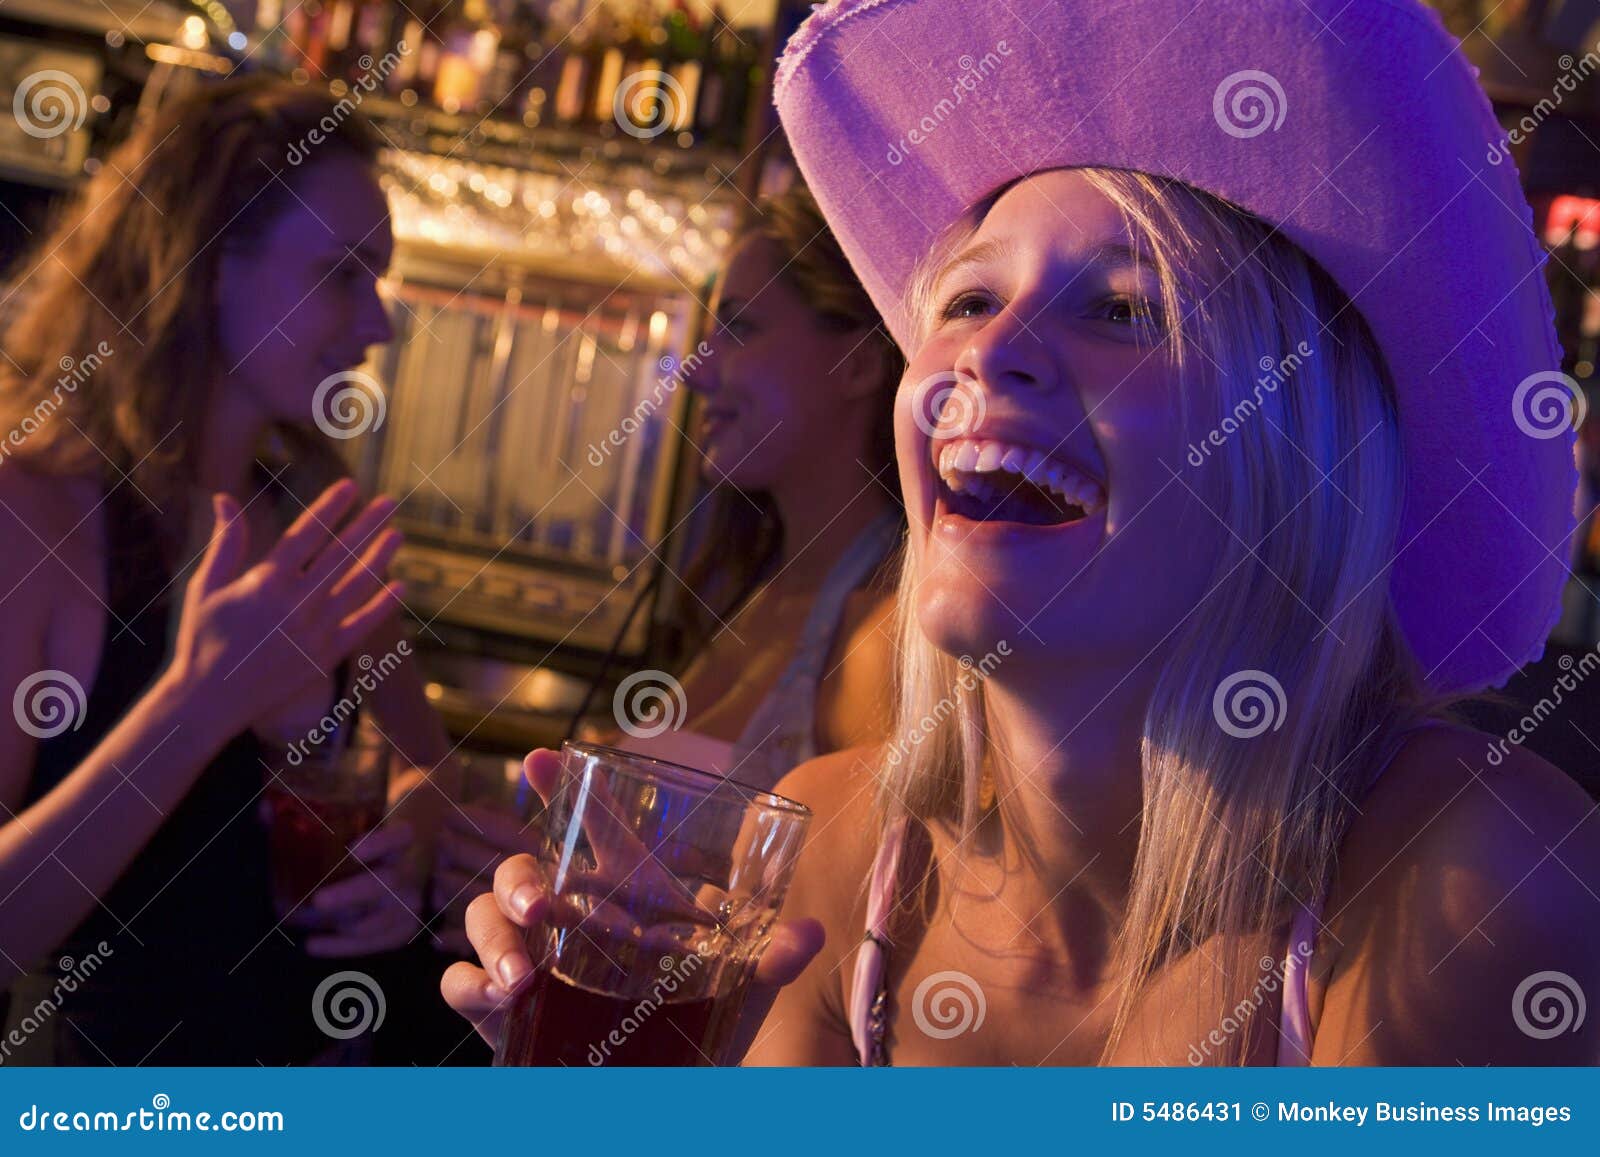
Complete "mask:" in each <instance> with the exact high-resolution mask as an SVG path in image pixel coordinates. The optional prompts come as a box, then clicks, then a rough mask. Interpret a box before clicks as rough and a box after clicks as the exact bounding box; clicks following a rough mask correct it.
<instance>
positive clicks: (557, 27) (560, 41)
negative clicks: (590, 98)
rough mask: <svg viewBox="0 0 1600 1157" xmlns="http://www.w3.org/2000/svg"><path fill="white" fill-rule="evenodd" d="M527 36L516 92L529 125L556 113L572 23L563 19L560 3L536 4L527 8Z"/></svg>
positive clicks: (517, 106) (547, 119) (518, 106)
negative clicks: (541, 8) (543, 6)
mask: <svg viewBox="0 0 1600 1157" xmlns="http://www.w3.org/2000/svg"><path fill="white" fill-rule="evenodd" d="M523 19H524V20H526V21H527V38H526V40H525V42H524V44H523V47H522V56H523V61H522V70H523V76H522V78H521V80H520V81H519V82H518V87H517V90H516V93H515V97H514V99H515V103H516V111H517V113H518V114H519V115H521V117H522V119H523V123H524V124H527V125H528V126H529V127H533V126H535V125H540V124H544V123H546V122H547V121H549V120H550V119H551V118H552V117H553V116H554V115H555V97H556V89H557V88H558V86H559V85H560V83H561V68H562V63H563V62H564V61H565V60H566V58H567V50H568V48H569V43H568V40H567V32H568V30H569V29H570V25H563V24H562V23H561V12H560V11H559V6H557V5H551V6H550V8H549V9H547V10H544V11H541V10H540V8H539V6H538V5H537V4H530V5H528V6H527V7H526V8H525V9H524V15H523Z"/></svg>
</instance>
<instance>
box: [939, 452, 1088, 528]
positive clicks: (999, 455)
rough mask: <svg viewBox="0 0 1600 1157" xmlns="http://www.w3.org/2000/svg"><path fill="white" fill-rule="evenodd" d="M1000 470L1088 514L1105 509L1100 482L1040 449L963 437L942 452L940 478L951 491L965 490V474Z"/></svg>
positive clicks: (989, 472) (940, 456) (988, 472)
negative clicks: (1024, 479) (1022, 479)
mask: <svg viewBox="0 0 1600 1157" xmlns="http://www.w3.org/2000/svg"><path fill="white" fill-rule="evenodd" d="M997 471H1005V472H1006V473H1009V474H1017V475H1020V476H1021V477H1023V478H1026V479H1027V480H1028V481H1029V482H1032V483H1033V484H1034V485H1035V486H1040V487H1043V488H1045V489H1048V490H1051V491H1054V492H1055V493H1056V494H1057V495H1059V496H1060V497H1061V499H1062V500H1063V501H1064V502H1067V503H1070V504H1071V505H1073V506H1078V507H1081V508H1082V509H1083V512H1084V513H1085V514H1097V513H1098V512H1099V511H1101V510H1102V509H1104V507H1105V503H1106V497H1105V491H1103V490H1102V489H1101V488H1100V484H1099V483H1097V482H1096V481H1095V480H1094V479H1092V478H1090V477H1089V476H1088V475H1086V474H1084V473H1082V472H1081V471H1078V470H1074V469H1073V468H1072V467H1071V466H1067V465H1065V464H1064V463H1061V462H1057V461H1055V460H1054V459H1052V458H1051V457H1050V456H1049V455H1048V454H1046V453H1044V452H1043V451H1041V450H1030V449H1029V448H1028V447H1026V446H1017V445H1014V444H1012V443H1009V442H989V441H985V442H977V441H973V440H971V439H965V438H964V439H961V440H959V441H953V442H948V443H946V444H945V445H944V446H943V447H941V449H940V451H939V477H940V478H942V479H944V481H945V484H946V485H948V486H949V487H950V488H951V489H952V490H961V489H963V488H964V486H963V484H964V481H965V480H964V479H963V478H962V477H961V476H962V475H964V474H965V475H972V474H993V473H996V472H997Z"/></svg>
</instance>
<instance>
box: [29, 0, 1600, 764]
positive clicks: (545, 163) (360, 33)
mask: <svg viewBox="0 0 1600 1157" xmlns="http://www.w3.org/2000/svg"><path fill="white" fill-rule="evenodd" d="M1435 6H1436V7H1437V8H1439V9H1440V10H1441V13H1442V14H1443V16H1444V18H1445V20H1446V23H1447V24H1448V25H1449V27H1450V28H1451V30H1452V31H1453V32H1455V33H1456V34H1457V35H1458V36H1461V37H1463V38H1464V39H1465V41H1466V46H1467V51H1468V54H1469V56H1470V57H1471V58H1472V60H1473V61H1474V63H1476V64H1477V66H1478V67H1479V69H1480V70H1481V79H1482V80H1483V82H1484V84H1485V87H1486V88H1487V89H1488V91H1489V93H1490V95H1491V97H1492V99H1493V100H1494V102H1495V106H1496V111H1497V114H1498V115H1499V117H1500V120H1501V123H1502V125H1503V126H1504V127H1505V128H1506V129H1507V131H1508V133H1509V134H1510V142H1511V143H1510V144H1509V146H1508V147H1509V149H1510V151H1511V153H1512V155H1513V156H1514V158H1515V159H1516V161H1517V163H1518V165H1519V167H1520V168H1521V171H1522V172H1523V174H1524V178H1525V181H1526V185H1527V189H1528V193H1529V198H1530V200H1531V201H1532V203H1533V206H1534V210H1535V223H1536V225H1537V226H1538V227H1539V228H1541V229H1542V230H1543V233H1544V236H1545V239H1546V242H1547V244H1548V245H1549V246H1550V247H1551V249H1552V252H1553V254H1554V259H1553V260H1552V261H1551V263H1550V267H1549V273H1550V280H1551V286H1552V290H1553V294H1554V297H1555V302H1556V309H1557V322H1558V326H1559V329H1560V333H1561V337H1562V340H1563V343H1564V346H1565V349H1566V352H1567V357H1566V363H1565V365H1564V367H1563V368H1564V369H1565V370H1566V371H1567V372H1569V373H1570V374H1572V375H1573V376H1574V377H1575V378H1576V379H1577V380H1579V381H1580V382H1582V383H1584V385H1585V388H1586V390H1588V391H1589V393H1590V396H1591V400H1593V393H1594V391H1595V388H1596V380H1597V379H1596V374H1597V370H1596V367H1597V364H1600V295H1597V291H1596V287H1597V286H1600V87H1597V85H1596V84H1595V83H1594V82H1593V81H1592V80H1591V79H1590V77H1589V74H1590V72H1592V71H1595V68H1600V50H1597V49H1596V44H1597V42H1600V0H1498V2H1496V0H1438V2H1437V3H1436V5H1435ZM808 11H809V5H806V4H803V3H796V2H794V0H718V2H717V3H715V4H712V3H708V2H707V0H403V2H402V0H191V2H187V3H178V2H174V0H154V2H148V3H147V2H145V0H94V2H92V3H91V2H85V0H0V95H4V96H6V97H7V98H9V97H10V96H11V95H12V93H13V92H14V89H15V86H16V85H17V83H18V82H19V81H20V80H21V78H23V77H25V76H28V75H30V74H33V73H36V72H38V71H39V70H40V69H44V68H52V69H59V70H61V71H64V72H67V73H68V74H70V75H71V76H73V77H74V78H76V79H77V81H78V82H79V84H80V85H81V86H82V88H83V89H84V91H85V93H86V94H87V97H88V105H89V109H88V115H87V116H86V117H85V119H84V123H83V124H82V126H81V127H80V128H79V129H77V130H76V131H74V132H71V133H66V134H63V135H59V136H52V137H50V138H48V139H39V138H36V137H33V136H29V135H26V134H24V133H22V132H21V131H20V130H19V129H18V128H17V127H16V125H15V124H13V123H12V122H11V121H9V120H8V121H6V122H5V123H3V124H0V186H3V189H0V191H3V194H4V204H5V205H6V206H7V207H8V212H7V213H6V214H5V215H4V216H0V246H3V253H4V256H5V258H6V259H7V261H8V262H9V261H10V260H12V259H14V258H15V257H16V255H17V254H18V252H19V251H20V249H21V247H22V246H23V245H24V244H25V243H26V241H27V239H28V236H29V235H30V234H31V233H32V232H35V231H37V229H38V228H39V226H40V224H41V223H42V222H43V220H44V218H45V215H46V213H47V212H48V208H49V206H50V203H51V202H52V200H53V199H54V198H55V197H56V196H58V195H59V193H60V192H61V191H62V190H64V189H67V188H69V187H70V186H72V185H73V184H74V182H76V181H77V180H78V179H80V177H81V176H82V175H83V174H85V173H86V172H91V171H93V170H94V167H95V166H96V165H97V163H98V161H97V158H99V157H101V156H103V155H104V153H105V152H106V150H107V149H108V147H109V146H110V145H112V144H114V143H115V142H116V141H118V140H120V139H121V138H122V137H123V136H124V135H125V134H126V132H127V131H128V129H129V127H130V126H131V125H132V124H133V123H134V121H135V120H136V119H137V118H138V117H140V116H141V115H143V114H145V113H147V112H148V111H149V110H151V109H152V108H154V107H156V106H158V105H159V104H160V103H161V102H162V101H163V100H166V99H169V98H170V97H171V96H172V95H173V94H174V93H176V92H180V91H183V90H185V89H186V88H187V87H188V86H191V85H193V84H195V83H198V78H199V77H200V76H201V75H202V74H205V73H208V72H209V73H226V72H228V71H231V70H232V69H234V68H235V67H237V66H238V65H239V63H240V62H244V61H248V62H249V63H250V64H251V65H252V66H254V67H263V68H267V69H271V70H274V71H277V72H281V73H283V74H286V75H290V76H292V77H294V78H295V79H296V80H298V81H300V82H301V83H305V84H317V85H326V86H331V88H332V89H333V91H334V93H335V95H343V94H345V93H351V94H356V93H358V92H359V93H360V94H361V99H360V101H359V106H360V109H361V111H362V112H363V113H364V114H366V115H367V116H369V117H370V118H372V119H373V120H374V121H375V122H376V123H377V125H378V127H379V128H380V129H381V131H382V132H383V134H384V135H385V137H386V138H387V139H388V140H389V141H390V142H391V146H392V147H390V148H389V149H388V150H387V151H386V154H385V156H384V159H383V168H384V171H385V179H386V185H387V188H388V190H389V194H390V200H391V205H392V209H393V215H394V225H395V232H396V238H397V242H398V247H397V252H396V257H395V261H394V264H393V266H392V268H391V270H390V277H389V283H390V293H391V295H392V298H393V301H394V310H393V313H394V318H395V322H396V328H397V333H398V337H397V340H396V341H395V342H394V343H393V345H392V346H391V347H389V348H388V349H387V350H386V351H384V353H383V354H382V356H381V357H380V358H378V359H377V362H376V364H374V365H372V366H370V367H369V368H370V370H371V371H372V373H373V374H374V376H376V377H377V378H378V379H379V380H380V381H381V382H382V383H383V384H384V387H385V389H386V391H387V397H388V403H387V405H388V409H387V420H386V421H385V422H384V423H383V424H382V425H381V427H379V428H378V429H377V430H376V431H375V432H374V433H373V434H372V435H370V436H367V437H364V438H361V439H357V440H355V441H353V442H351V443H350V444H349V445H350V447H351V452H352V454H353V456H354V463H355V466H356V468H357V470H358V472H359V474H360V476H361V477H362V479H363V480H364V481H365V482H366V483H367V485H368V486H369V487H372V488H376V489H382V490H386V491H389V492H391V493H394V494H395V495H397V496H403V499H404V504H403V507H402V513H401V523H402V526H403V528H404V529H405V531H406V533H407V536H408V546H407V548H406V551H405V553H404V555H403V556H402V558H401V560H400V562H399V563H398V564H397V570H398V572H399V573H400V575H401V576H403V577H404V578H406V579H407V580H408V582H409V584H410V586H411V589H412V603H413V609H414V611H415V612H416V613H417V614H418V616H419V618H420V620H421V630H420V638H421V643H422V646H423V648H424V661H425V665H426V668H427V670H428V672H429V674H430V676H431V678H432V680H433V682H432V683H431V685H430V695H431V696H432V697H433V699H434V701H435V703H436V705H437V706H438V707H439V708H440V709H441V711H442V712H443V713H444V715H445V717H446V720H447V722H448V723H449V725H450V727H451V728H452V730H453V731H454V732H455V733H456V734H457V736H464V735H470V737H471V745H472V746H475V747H480V748H487V749H491V750H504V751H508V752H510V751H515V752H518V753H520V752H521V751H522V750H524V749H526V748H527V747H528V746H531V745H534V744H539V743H548V742H551V741H552V740H555V739H558V738H560V736H561V735H562V734H563V733H564V731H565V730H566V727H567V724H568V722H569V720H570V717H571V714H572V712H573V711H574V710H576V708H577V707H578V705H579V704H580V702H581V701H582V699H583V696H584V692H585V690H586V688H587V686H588V683H589V682H590V681H591V680H592V679H594V678H596V677H597V675H598V674H599V672H600V668H601V664H602V659H603V657H604V656H605V655H606V653H607V651H608V650H609V649H611V648H612V647H613V645H615V646H616V648H617V656H618V661H617V663H616V664H614V665H613V668H612V670H611V677H612V678H613V679H614V678H617V677H618V676H619V674H620V673H622V672H624V671H626V670H627V669H630V668H637V667H639V666H643V665H648V664H649V661H650V656H651V653H652V646H653V644H654V640H655V639H656V638H657V637H658V628H659V627H660V626H661V624H662V623H663V622H664V621H665V620H666V618H667V617H668V616H671V614H672V607H671V606H670V605H668V603H667V601H666V600H663V599H662V597H661V596H660V593H659V591H660V589H661V587H658V586H657V585H656V584H655V583H654V582H653V575H654V574H655V573H656V572H657V571H658V570H659V568H661V567H663V566H675V565H676V564H677V562H678V561H679V560H680V559H682V558H683V557H684V556H685V554H686V553H687V551H688V549H689V547H690V545H691V544H692V541H693V535H694V532H695V522H694V520H693V519H692V518H688V519H686V518H685V515H686V513H687V512H689V511H690V510H691V509H692V507H693V504H694V502H693V500H694V491H695V487H696V485H697V484H696V482H695V470H694V466H693V462H692V461H690V459H691V458H692V456H693V452H692V450H689V449H688V448H687V446H686V445H685V441H684V437H683V433H682V431H683V430H684V429H686V428H687V418H688V413H687V411H688V409H689V407H690V406H691V404H692V403H691V399H690V397H689V394H688V391H686V390H678V389H675V388H674V389H673V390H672V391H671V393H670V396H669V397H668V398H667V400H666V401H665V403H664V404H662V405H660V406H659V408H657V407H654V406H649V405H645V403H647V400H648V399H649V398H650V397H651V396H652V395H656V396H659V394H660V389H659V382H660V381H661V379H663V378H664V377H666V376H667V375H668V374H669V373H670V370H671V367H674V366H676V365H678V364H680V363H681V362H682V360H683V359H684V358H685V357H686V356H687V355H688V354H689V353H690V351H692V350H693V349H694V347H695V343H696V341H697V340H698V338H699V337H700V335H701V334H702V333H703V332H704V330H703V327H704V326H705V324H706V318H705V316H704V311H703V306H702V303H703V302H704V300H705V299H706V297H707V290H708V288H709V283H710V280H711V278H712V276H713V274H714V273H715V270H716V268H717V265H718V263H719V261H720V260H721V257H722V255H723V251H724V249H725V248H726V246H727V244H728V241H729V237H730V230H731V229H732V227H733V225H734V222H735V219H736V215H737V212H738V210H739V208H740V205H741V203H742V202H743V201H745V200H746V199H753V198H754V197H756V196H758V195H759V194H760V193H762V192H765V191H769V190H774V189H779V188H782V187H783V186H784V185H786V184H787V183H788V181H789V180H790V179H791V176H792V172H793V167H792V162H790V161H789V159H788V157H787V153H786V150H785V147H784V144H783V141H782V135H781V133H780V132H778V130H777V125H776V120H775V117H774V116H773V114H772V110H771V102H770V90H769V83H770V78H771V71H772V62H773V58H774V56H775V54H776V51H777V49H778V47H779V46H780V45H781V44H782V43H783V41H784V40H785V39H786V38H787V36H788V34H789V33H790V32H791V31H792V30H793V28H794V27H795V26H796V25H797V24H798V23H799V21H800V20H801V19H802V18H803V17H804V16H805V15H806V14H807V12H808ZM402 46H403V47H402ZM1590 66H1595V67H1590ZM641 72H650V73H654V74H656V75H659V76H664V77H666V78H670V79H669V80H662V81H660V82H658V83H657V85H656V88H654V89H652V90H651V91H644V92H639V91H632V92H627V91H619V88H620V87H621V86H622V84H623V81H624V79H625V78H631V77H634V76H635V75H636V74H638V73H641ZM1574 78H1575V79H1576V81H1577V83H1571V81H1572V80H1573V79H1574ZM669 89H670V90H671V91H669ZM624 101H626V102H629V103H628V107H630V108H632V107H635V105H634V103H633V102H641V103H642V105H643V106H650V105H651V103H652V102H653V101H655V102H657V104H656V106H655V107H656V112H657V116H656V119H655V121H653V122H652V123H651V124H650V126H649V127H648V128H646V129H639V128H638V127H637V126H633V127H629V125H628V122H626V120H625V118H619V117H618V116H617V115H616V109H617V107H618V105H619V103H620V102H624ZM630 416H638V419H639V422H640V432H639V433H638V434H637V435H636V436H632V437H629V438H628V439H626V441H625V442H624V443H623V444H622V445H621V446H618V447H616V448H615V449H614V450H607V449H606V447H605V444H604V439H605V438H606V435H607V433H608V432H609V431H612V430H616V429H618V428H619V427H621V426H622V424H623V422H624V420H625V419H627V418H629V417H630ZM1595 427H1596V423H1595V422H1594V421H1593V420H1591V421H1590V422H1589V423H1588V425H1587V428H1586V429H1585V430H1584V438H1585V440H1586V441H1587V442H1588V443H1589V444H1590V446H1591V454H1590V461H1594V460H1595V459H1596V457H1597V455H1596V454H1595V453H1594V450H1595V449H1596V448H1595V446H1594V443H1595V441H1596V435H1595ZM596 447H600V448H601V449H602V451H604V452H599V453H591V451H592V450H593V449H594V448H596ZM1589 487H1590V489H1591V490H1592V488H1593V480H1592V479H1591V480H1590V482H1589ZM1587 498H1588V502H1589V503H1590V504H1592V503H1593V501H1594V499H1595V496H1594V495H1593V494H1592V493H1590V494H1589V495H1587ZM680 523H681V525H680ZM1583 533H1584V536H1585V546H1584V549H1583V550H1582V551H1581V553H1580V562H1579V567H1578V571H1577V573H1576V574H1575V576H1574V582H1573V585H1572V587H1571V598H1570V599H1569V603H1568V608H1567V612H1568V613H1567V615H1566V616H1565V619H1564V620H1563V622H1562V624H1561V627H1560V629H1559V632H1558V634H1557V636H1556V639H1555V640H1554V643H1555V647H1553V648H1552V652H1551V656H1550V659H1551V661H1554V656H1555V655H1556V654H1557V653H1558V648H1575V647H1581V646H1593V645H1594V644H1595V642H1596V641H1597V640H1600V613H1597V607H1596V603H1595V599H1594V597H1593V595H1592V593H1591V592H1592V591H1594V590H1595V589H1596V571H1597V563H1596V560H1597V557H1600V528H1597V526H1596V525H1595V524H1594V522H1593V521H1592V520H1591V522H1590V523H1589V524H1588V525H1586V526H1585V528H1584V532H1583ZM639 598H643V599H645V602H644V603H643V604H642V605H643V610H642V612H641V613H640V614H639V615H638V616H637V618H636V620H635V621H634V623H633V624H632V626H631V628H629V629H626V630H624V629H623V621H624V618H625V617H626V615H627V612H628V610H629V609H630V607H631V605H632V604H633V603H634V602H635V600H636V599H639ZM1529 677H1531V676H1529V675H1526V674H1525V676H1524V678H1529ZM1547 682H1548V680H1544V681H1543V683H1547ZM1543 683H1541V685H1543ZM1509 690H1510V691H1511V692H1512V693H1513V696H1514V695H1515V690H1516V685H1515V684H1513V687H1512V688H1510V689H1509ZM1488 729H1489V730H1497V729H1499V728H1495V727H1493V726H1492V725H1490V726H1488ZM1552 730H1553V729H1552ZM1547 741H1548V742H1557V739H1556V737H1555V736H1554V735H1552V736H1550V737H1547ZM1568 741H1569V742H1577V741H1576V739H1573V738H1572V737H1568ZM1534 746H1538V745H1537V744H1535V745H1534ZM1544 754H1546V755H1547V756H1548V757H1549V758H1551V759H1552V760H1554V761H1555V762H1556V763H1557V764H1558V765H1560V766H1563V767H1567V768H1569V769H1571V768H1582V767H1590V766H1594V764H1595V762H1596V761H1595V758H1594V753H1593V752H1591V751H1589V750H1588V749H1587V747H1583V748H1581V749H1580V751H1579V752H1578V757H1577V758H1574V757H1573V756H1572V754H1570V753H1563V752H1560V751H1551V752H1544ZM1590 786H1591V790H1595V785H1593V784H1591V785H1590Z"/></svg>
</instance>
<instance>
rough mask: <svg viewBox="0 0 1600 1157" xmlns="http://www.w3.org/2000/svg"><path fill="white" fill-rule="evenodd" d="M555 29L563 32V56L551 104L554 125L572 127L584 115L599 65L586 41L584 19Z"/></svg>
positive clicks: (588, 26)
mask: <svg viewBox="0 0 1600 1157" xmlns="http://www.w3.org/2000/svg"><path fill="white" fill-rule="evenodd" d="M555 28H556V30H557V31H561V32H563V33H564V39H565V41H566V44H567V53H566V56H565V57H564V58H563V59H562V61H561V71H560V73H559V74H558V76H557V79H556V88H555V92H554V94H553V95H552V97H551V104H552V105H553V111H554V114H555V121H556V123H557V124H561V125H575V124H578V123H580V122H581V121H583V119H584V117H585V114H586V113H587V112H588V109H589V106H588V104H587V103H586V98H587V96H588V94H589V88H590V84H591V81H592V78H593V74H594V72H595V70H596V69H597V67H598V64H599V61H598V59H597V57H596V55H595V50H594V46H593V45H591V44H590V40H589V37H590V33H591V31H592V29H593V25H592V23H591V22H590V21H588V20H577V21H576V22H575V23H573V24H570V25H566V26H565V27H564V28H563V27H562V26H560V25H556V26H555Z"/></svg>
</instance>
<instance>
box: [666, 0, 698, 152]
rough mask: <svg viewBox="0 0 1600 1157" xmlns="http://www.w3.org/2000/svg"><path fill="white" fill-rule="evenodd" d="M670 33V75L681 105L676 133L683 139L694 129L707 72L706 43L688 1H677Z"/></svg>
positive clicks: (670, 17)
mask: <svg viewBox="0 0 1600 1157" xmlns="http://www.w3.org/2000/svg"><path fill="white" fill-rule="evenodd" d="M666 32H667V60H668V64H667V74H668V75H669V76H671V77H672V80H673V82H674V86H675V89H676V91H675V93H674V96H675V99H676V104H677V108H676V109H675V110H674V113H675V115H674V116H673V120H672V131H673V132H674V133H677V134H679V137H680V140H682V137H683V134H686V133H688V132H689V131H690V130H691V129H693V128H694V123H695V113H696V111H697V110H698V105H699V101H700V81H701V78H702V77H703V76H704V70H705V65H704V63H703V60H704V57H705V52H706V41H705V37H704V36H703V35H702V34H701V30H700V25H699V23H698V21H696V20H695V18H694V16H693V14H692V13H691V12H690V11H689V9H688V6H687V5H686V4H685V3H684V0H673V7H672V11H671V12H670V13H669V14H668V16H667V22H666ZM683 143H688V142H687V141H684V142H683Z"/></svg>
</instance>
